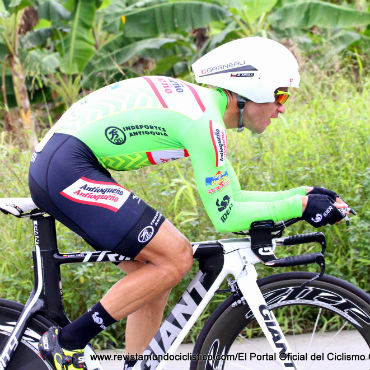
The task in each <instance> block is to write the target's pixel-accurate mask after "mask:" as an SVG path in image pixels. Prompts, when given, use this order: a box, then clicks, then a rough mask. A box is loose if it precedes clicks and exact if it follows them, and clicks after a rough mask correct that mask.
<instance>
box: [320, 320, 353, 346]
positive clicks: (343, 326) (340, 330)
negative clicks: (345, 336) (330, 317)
mask: <svg viewBox="0 0 370 370" xmlns="http://www.w3.org/2000/svg"><path fill="white" fill-rule="evenodd" d="M347 325H348V321H345V322H344V324H343V325H342V326H341V327H340V328H339V330H338V331H337V332H336V333H335V334H334V335H333V336H332V337H331V338H330V340H329V343H328V344H327V345H326V346H325V347H324V348H323V349H326V348H328V347H329V346H330V345H331V343H332V342H333V341H334V339H335V338H336V337H337V336H338V334H340V333H341V332H342V330H343V329H344V328H345V327H346V326H347Z"/></svg>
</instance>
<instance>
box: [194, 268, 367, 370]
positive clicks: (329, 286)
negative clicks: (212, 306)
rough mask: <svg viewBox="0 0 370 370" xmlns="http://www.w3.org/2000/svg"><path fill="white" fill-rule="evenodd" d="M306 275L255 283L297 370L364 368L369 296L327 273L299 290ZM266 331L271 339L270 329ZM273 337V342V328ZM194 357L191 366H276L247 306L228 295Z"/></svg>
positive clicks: (200, 369)
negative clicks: (274, 318)
mask: <svg viewBox="0 0 370 370" xmlns="http://www.w3.org/2000/svg"><path fill="white" fill-rule="evenodd" d="M312 276H313V274H312V273H303V272H302V273H300V272H292V273H286V274H279V275H274V276H270V277H268V278H265V279H261V280H260V281H259V286H260V289H261V291H262V293H263V295H264V298H265V300H266V303H267V305H268V307H269V309H270V310H271V311H273V312H274V314H275V317H276V319H277V321H278V322H279V325H280V327H281V330H282V331H283V333H284V335H285V336H286V338H287V341H288V343H289V345H290V348H291V350H292V352H293V354H294V355H295V356H296V357H295V358H294V360H295V363H296V365H297V366H298V368H299V369H301V370H305V369H307V370H308V369H310V370H323V369H330V370H339V369H349V368H351V369H354V368H356V369H363V370H365V369H366V370H369V368H370V357H369V354H370V350H369V347H370V297H369V296H368V295H367V294H366V293H364V292H363V291H361V290H360V289H358V288H356V287H355V286H353V285H351V284H348V283H347V282H345V281H343V280H340V279H337V278H334V277H331V276H327V275H326V276H324V277H323V279H322V280H320V281H317V280H316V281H314V282H313V283H311V284H310V285H309V286H307V287H304V288H301V287H300V285H301V284H302V283H303V282H304V281H307V279H310V278H311V277H312ZM271 334H272V336H273V337H274V332H273V327H271ZM275 339H276V343H278V340H279V338H278V337H277V336H276V332H275ZM277 347H278V345H277ZM280 353H281V354H282V352H280ZM194 355H195V356H194V358H197V360H194V361H192V363H191V366H190V369H191V370H222V369H225V370H231V369H245V370H252V369H253V370H257V369H258V370H259V369H261V370H262V369H264V370H266V369H269V370H274V369H276V370H278V369H282V367H281V365H280V362H279V361H278V360H276V358H274V353H273V351H272V349H271V347H270V345H269V344H268V342H267V339H266V338H265V337H264V336H263V335H262V332H261V330H260V328H259V325H258V324H257V322H256V320H255V318H254V315H253V314H252V312H251V310H250V309H249V306H248V305H242V304H239V305H237V304H236V303H235V299H234V298H233V297H229V298H228V299H226V300H225V301H224V303H223V304H222V305H221V306H219V307H218V309H217V310H216V311H215V312H214V313H213V314H212V316H211V317H210V318H209V320H208V321H207V323H206V325H205V326H204V328H203V330H202V332H201V334H200V335H199V338H198V340H197V343H196V345H195V347H194ZM287 362H289V361H287ZM287 368H292V367H289V366H287Z"/></svg>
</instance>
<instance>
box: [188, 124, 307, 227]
mask: <svg viewBox="0 0 370 370" xmlns="http://www.w3.org/2000/svg"><path fill="white" fill-rule="evenodd" d="M184 135H185V136H184V144H185V147H186V149H187V150H188V152H189V154H190V158H191V160H192V165H193V170H194V176H195V180H196V183H197V188H198V191H199V194H200V197H201V199H202V202H203V205H204V207H205V209H206V212H207V214H208V216H209V217H210V219H211V221H212V223H213V224H214V226H215V228H216V229H217V230H218V231H220V232H230V231H240V230H247V229H249V228H250V225H251V223H252V222H254V221H260V220H268V219H272V220H274V221H281V220H285V219H289V218H293V217H300V216H302V195H299V194H294V195H292V196H288V197H286V198H284V199H268V200H267V201H263V200H262V198H261V196H260V195H258V196H256V199H257V200H255V199H254V198H253V197H251V196H247V195H245V194H244V193H241V191H240V185H239V181H238V179H237V177H236V175H235V172H234V170H233V169H232V166H231V165H230V163H228V162H226V161H223V163H222V164H221V163H220V161H219V163H218V164H219V166H216V164H217V155H216V150H215V146H214V142H213V140H212V137H211V135H210V130H209V128H207V127H206V125H202V127H201V125H199V126H198V127H196V128H194V126H193V131H188V132H185V133H184ZM216 147H217V145H216ZM218 159H219V158H218ZM220 164H221V165H220ZM238 189H239V190H238ZM293 193H294V192H293Z"/></svg>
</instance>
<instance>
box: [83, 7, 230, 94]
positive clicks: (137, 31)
mask: <svg viewBox="0 0 370 370" xmlns="http://www.w3.org/2000/svg"><path fill="white" fill-rule="evenodd" d="M98 13H100V16H101V19H102V24H101V28H102V30H104V31H105V32H109V33H113V34H116V35H117V36H115V37H114V38H112V39H110V40H109V42H107V43H106V44H105V45H104V46H103V47H102V48H100V49H99V50H97V53H96V54H95V55H94V56H93V57H92V58H91V59H90V61H89V62H88V64H87V65H86V68H85V69H84V74H85V79H84V81H83V86H84V87H85V88H96V87H99V86H101V85H102V84H106V83H109V82H112V81H114V80H115V79H117V78H122V77H123V76H124V75H126V74H128V75H129V76H133V75H135V73H136V72H135V71H134V70H133V69H132V68H130V63H127V62H129V61H133V60H134V58H135V57H139V56H140V57H144V58H150V59H152V60H154V61H155V64H156V68H155V69H154V71H155V73H165V72H167V71H168V70H170V69H171V68H173V67H174V66H175V65H176V64H177V63H179V62H184V61H186V60H187V59H188V58H190V56H191V55H192V54H193V53H194V52H195V50H194V46H193V45H192V43H191V42H189V33H190V31H191V30H193V29H195V28H199V27H204V26H207V25H208V24H210V23H211V22H213V21H220V20H223V19H225V18H228V17H230V13H229V12H228V11H227V10H226V9H224V8H223V7H221V6H220V5H217V4H213V3H206V2H201V1H172V2H168V1H163V0H155V1H154V0H143V1H121V0H120V1H118V0H113V1H112V2H111V4H110V5H109V6H107V7H106V8H104V9H102V10H101V11H99V12H98ZM118 66H120V68H118ZM146 72H147V73H148V71H146Z"/></svg>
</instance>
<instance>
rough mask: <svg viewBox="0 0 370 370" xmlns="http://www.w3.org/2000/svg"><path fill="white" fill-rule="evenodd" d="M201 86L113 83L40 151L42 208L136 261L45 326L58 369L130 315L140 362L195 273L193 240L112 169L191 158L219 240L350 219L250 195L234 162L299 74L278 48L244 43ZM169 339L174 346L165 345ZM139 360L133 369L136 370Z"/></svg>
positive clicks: (131, 345)
mask: <svg viewBox="0 0 370 370" xmlns="http://www.w3.org/2000/svg"><path fill="white" fill-rule="evenodd" d="M193 71H194V74H195V78H196V81H197V82H198V83H205V84H209V85H213V86H215V88H212V89H210V88H205V87H200V86H197V85H193V84H190V83H187V82H184V81H181V80H178V79H174V78H170V77H164V76H151V77H139V78H134V79H129V80H125V81H121V82H117V83H114V84H112V85H109V86H106V87H104V88H102V89H100V90H98V91H96V92H94V93H91V94H89V95H87V96H86V97H84V98H82V99H81V100H79V101H78V102H77V103H75V104H74V105H72V107H71V108H69V109H68V110H67V111H66V112H65V113H64V114H63V115H62V117H61V118H60V119H59V121H58V122H57V123H56V124H55V126H54V127H53V128H52V129H51V130H50V132H49V133H48V134H47V135H46V137H45V138H44V139H43V140H42V142H41V143H40V144H39V146H38V147H37V149H36V151H35V153H34V155H33V157H32V160H31V164H30V172H29V186H30V191H31V195H32V198H33V200H34V202H35V203H36V204H37V206H38V207H40V208H41V209H43V210H45V211H47V212H48V213H50V214H51V215H52V216H53V217H55V218H56V219H57V220H59V221H60V222H62V223H63V224H65V225H66V226H67V227H69V228H70V229H72V230H73V231H75V232H76V233H77V234H79V235H80V236H82V237H83V238H84V239H85V240H86V241H87V242H88V243H89V244H91V245H92V246H93V247H94V248H96V249H97V250H111V251H114V252H116V253H119V254H122V255H125V256H129V257H131V258H132V259H135V260H132V261H125V262H122V263H121V264H119V267H120V268H121V269H122V270H123V271H124V272H126V273H127V276H125V277H124V278H123V279H122V280H120V281H119V282H117V283H116V284H115V285H114V286H113V287H112V288H111V289H110V290H109V291H108V292H107V294H106V295H105V296H104V297H103V298H102V299H101V300H100V301H99V302H98V303H97V304H96V305H94V306H93V307H92V308H91V309H89V310H88V311H87V312H86V313H85V314H83V315H82V316H81V317H79V318H78V319H76V320H75V321H73V322H72V323H70V324H69V325H67V326H65V327H64V328H62V329H60V328H57V327H52V328H50V329H49V330H48V331H47V332H46V333H45V334H44V335H43V337H42V338H41V340H40V343H39V349H40V353H41V354H42V356H43V357H44V358H46V359H47V361H48V362H49V363H50V364H51V365H52V366H53V367H54V368H56V369H65V368H66V369H80V368H84V367H85V366H86V365H85V363H84V359H83V349H84V347H85V346H86V344H87V343H88V342H89V341H90V340H91V339H92V338H93V337H94V336H95V335H97V334H98V333H99V332H100V331H102V330H104V329H105V328H106V327H107V326H108V325H111V324H113V323H114V322H116V321H117V320H120V319H122V318H123V317H126V316H128V319H127V327H126V350H127V353H128V354H130V355H134V354H136V353H137V354H141V353H142V352H143V351H144V350H145V348H146V346H147V345H148V343H149V341H150V339H151V338H152V337H153V336H154V334H155V333H156V331H157V330H158V328H159V325H160V322H161V319H162V315H163V310H164V307H165V304H166V302H167V298H168V295H169V292H170V290H171V288H173V287H174V286H175V285H176V284H177V283H178V282H179V281H180V280H181V279H182V278H183V277H184V275H185V274H186V273H187V272H188V271H189V270H190V268H191V266H192V261H193V260H192V255H193V253H192V248H191V244H190V242H189V241H188V240H187V239H186V237H185V236H184V235H182V234H181V232H180V231H178V230H177V229H176V228H175V227H174V226H173V225H172V224H171V223H170V222H169V221H168V220H167V219H165V218H164V216H163V215H162V214H160V213H159V212H158V211H156V210H154V209H153V208H151V207H150V206H149V205H147V204H146V203H145V202H144V201H143V200H142V199H141V198H139V197H138V196H137V195H135V194H134V193H132V192H131V191H130V190H127V189H125V188H124V187H122V186H121V185H119V184H118V183H117V182H116V181H115V180H114V179H113V178H112V177H111V175H110V173H109V172H108V169H112V170H122V171H127V170H134V169H138V168H141V167H143V166H147V165H156V164H161V163H166V162H168V161H171V160H174V159H178V158H182V157H188V156H189V157H190V159H191V161H192V166H193V170H194V175H195V179H196V183H197V187H198V191H199V194H200V197H201V199H202V202H203V204H204V207H205V209H206V211H207V213H208V215H209V217H210V219H211V220H212V222H213V224H214V226H215V227H216V229H217V230H218V231H221V232H231V231H239V230H246V229H248V228H249V227H250V224H251V223H252V222H253V221H258V220H267V219H272V220H274V221H279V220H283V219H288V218H293V217H301V216H303V218H304V219H305V220H306V221H308V222H309V223H310V224H312V225H314V226H317V227H318V226H322V225H326V224H328V223H329V224H333V223H335V222H338V221H340V220H341V219H342V218H343V215H342V213H341V212H340V211H339V210H338V208H345V207H347V205H346V204H345V203H344V202H343V201H342V200H341V199H340V198H339V197H338V195H337V194H336V193H335V192H333V191H330V190H327V189H325V188H319V187H314V188H312V187H306V186H300V187H297V188H294V189H290V190H285V191H278V192H254V191H243V190H241V188H240V185H239V182H238V179H237V176H236V174H235V172H234V170H233V168H232V166H231V164H230V162H229V161H228V159H227V157H228V149H227V135H226V131H225V130H226V129H232V128H239V129H242V128H243V127H246V128H247V129H249V130H250V131H252V132H255V133H262V132H263V131H264V130H265V129H266V128H267V126H268V125H269V124H270V123H271V119H272V118H277V117H278V115H279V114H283V113H284V112H285V106H284V103H285V102H286V100H287V99H288V97H289V95H290V92H288V89H289V88H290V87H299V80H300V76H299V72H298V64H297V61H296V59H295V57H294V56H293V54H292V53H291V52H290V51H289V50H288V49H287V48H286V47H284V46H283V45H281V44H280V43H278V42H276V41H273V40H269V39H265V38H260V37H249V38H243V39H239V40H235V41H232V42H229V43H226V44H224V45H221V46H220V47H218V48H216V49H214V50H212V51H211V52H209V53H208V54H206V55H204V56H203V57H201V58H200V59H199V60H198V61H196V62H195V63H194V64H193ZM168 340H174V338H173V339H172V338H168ZM134 363H135V361H134V360H132V361H126V364H125V368H131V367H132V366H133V364H134Z"/></svg>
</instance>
